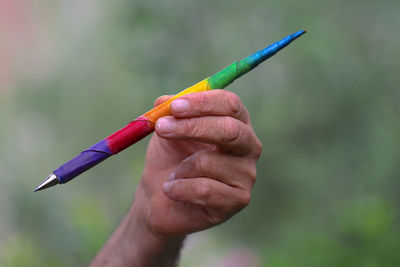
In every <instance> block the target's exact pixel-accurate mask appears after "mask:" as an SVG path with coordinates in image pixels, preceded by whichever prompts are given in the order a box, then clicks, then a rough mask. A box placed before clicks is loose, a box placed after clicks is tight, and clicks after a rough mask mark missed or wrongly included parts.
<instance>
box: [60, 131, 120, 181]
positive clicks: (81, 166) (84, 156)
mask: <svg viewBox="0 0 400 267" xmlns="http://www.w3.org/2000/svg"><path fill="white" fill-rule="evenodd" d="M112 155H113V154H112V153H111V151H110V149H109V148H108V145H107V140H106V139H104V140H102V141H100V142H98V143H97V144H95V145H93V146H91V147H89V148H88V149H86V150H84V151H82V152H81V153H80V154H79V155H78V156H76V157H75V158H73V159H71V160H70V161H68V162H67V163H65V164H63V165H62V166H61V167H59V168H58V169H56V170H55V171H54V172H53V173H54V174H55V175H57V177H58V180H59V182H60V184H63V183H66V182H68V181H70V180H72V179H73V178H74V177H76V176H78V175H79V174H81V173H83V172H84V171H86V170H88V169H90V168H91V167H93V166H95V165H97V164H99V163H100V162H102V161H103V160H105V159H106V158H108V157H109V156H112Z"/></svg>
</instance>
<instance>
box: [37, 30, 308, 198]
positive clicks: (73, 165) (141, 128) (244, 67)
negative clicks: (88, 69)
mask: <svg viewBox="0 0 400 267" xmlns="http://www.w3.org/2000/svg"><path fill="white" fill-rule="evenodd" d="M304 33H305V31H304V30H301V31H298V32H296V33H293V34H291V35H289V36H287V37H285V38H283V39H282V40H280V41H278V42H275V43H273V44H271V45H270V46H268V47H266V48H265V49H262V50H260V51H258V52H256V53H254V54H252V55H251V56H248V57H246V58H244V59H242V60H240V61H236V62H234V63H233V64H231V65H229V66H228V67H226V68H225V69H223V70H221V71H220V72H218V73H216V74H214V75H213V76H211V77H209V78H206V79H204V80H202V81H201V82H199V83H197V84H195V85H193V86H191V87H189V88H187V89H185V90H183V91H182V92H180V93H178V94H177V95H175V96H174V97H172V98H171V99H169V100H168V101H166V102H164V103H162V104H161V105H159V106H157V107H155V108H153V109H151V110H150V111H148V112H146V113H144V114H143V115H141V116H140V117H138V118H136V119H135V120H133V121H132V122H130V123H128V124H127V125H126V126H125V127H123V128H122V129H120V130H118V131H117V132H115V133H113V134H111V135H110V136H108V137H106V138H105V139H103V140H101V141H100V142H98V143H97V144H95V145H93V146H91V147H89V148H88V149H86V150H84V151H82V152H81V153H80V154H79V155H78V156H76V157H75V158H73V159H71V160H70V161H68V162H66V163H65V164H63V165H61V166H60V167H59V168H57V169H56V170H55V171H54V172H53V173H52V174H50V175H49V176H48V177H47V178H46V179H45V180H44V181H43V182H42V183H41V184H40V185H39V186H38V187H37V188H36V189H35V190H34V191H39V190H43V189H46V188H48V187H51V186H54V185H57V184H64V183H66V182H68V181H70V180H72V179H73V178H75V177H76V176H78V175H80V174H81V173H83V172H85V171H86V170H88V169H90V168H92V167H93V166H95V165H97V164H99V163H100V162H102V161H103V160H105V159H106V158H108V157H110V156H112V155H115V154H117V153H119V152H121V151H122V150H124V149H125V148H127V147H129V146H131V145H133V144H134V143H136V142H138V141H139V140H141V139H143V138H144V137H146V136H147V135H149V134H150V133H152V132H153V131H154V126H155V123H156V121H157V120H158V119H159V118H161V117H163V116H167V115H170V104H171V102H172V101H173V100H174V99H176V98H178V97H180V96H182V95H185V94H189V93H194V92H202V91H206V90H210V89H223V88H225V87H226V86H228V85H229V84H230V83H232V82H233V81H234V80H235V79H237V78H239V77H240V76H242V75H243V74H245V73H247V72H249V71H250V70H252V69H253V68H255V67H256V66H257V65H258V64H260V63H261V62H263V61H264V60H266V59H268V58H270V57H271V56H273V55H275V54H276V53H277V52H278V51H279V50H281V49H282V48H284V47H286V46H287V45H289V44H290V43H291V42H292V41H293V40H295V39H296V38H298V37H299V36H301V35H302V34H304Z"/></svg>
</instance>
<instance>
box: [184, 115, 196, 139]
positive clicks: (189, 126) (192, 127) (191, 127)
mask: <svg viewBox="0 0 400 267" xmlns="http://www.w3.org/2000/svg"><path fill="white" fill-rule="evenodd" d="M180 125H181V126H180V127H179V128H180V129H179V132H180V134H182V135H184V136H196V133H198V132H199V131H198V125H197V123H196V120H195V119H194V118H188V119H183V120H181V121H180Z"/></svg>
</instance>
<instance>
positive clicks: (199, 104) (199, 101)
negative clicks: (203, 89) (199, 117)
mask: <svg viewBox="0 0 400 267" xmlns="http://www.w3.org/2000/svg"><path fill="white" fill-rule="evenodd" d="M193 95H194V96H193V99H192V101H193V103H194V107H195V108H196V109H197V110H200V111H202V112H205V113H207V112H210V111H211V109H212V106H211V105H210V101H208V99H207V94H204V93H198V94H193Z"/></svg>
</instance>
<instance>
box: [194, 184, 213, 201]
mask: <svg viewBox="0 0 400 267" xmlns="http://www.w3.org/2000/svg"><path fill="white" fill-rule="evenodd" d="M195 194H196V196H197V197H198V198H199V199H207V198H209V197H210V195H211V187H210V185H209V184H208V183H207V182H205V181H200V182H199V184H198V185H197V186H196V187H195Z"/></svg>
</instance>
